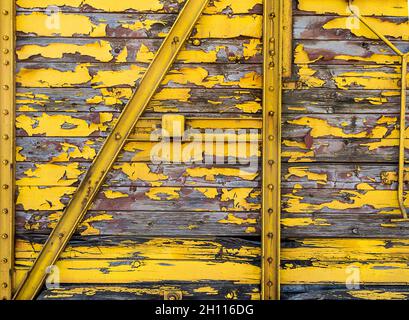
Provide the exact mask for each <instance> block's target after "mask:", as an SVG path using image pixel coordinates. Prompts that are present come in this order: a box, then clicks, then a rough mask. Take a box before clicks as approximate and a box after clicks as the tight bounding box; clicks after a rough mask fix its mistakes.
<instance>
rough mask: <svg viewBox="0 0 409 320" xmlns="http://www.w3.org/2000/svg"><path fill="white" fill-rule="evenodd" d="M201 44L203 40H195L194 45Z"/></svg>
mask: <svg viewBox="0 0 409 320" xmlns="http://www.w3.org/2000/svg"><path fill="white" fill-rule="evenodd" d="M201 44H202V42H201V41H200V40H199V39H195V40H193V45H194V46H200V45H201Z"/></svg>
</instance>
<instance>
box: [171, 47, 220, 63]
mask: <svg viewBox="0 0 409 320" xmlns="http://www.w3.org/2000/svg"><path fill="white" fill-rule="evenodd" d="M224 48H225V46H217V47H216V48H215V49H214V50H212V51H204V50H183V51H180V53H179V54H178V56H177V59H178V60H179V61H183V62H185V63H212V62H216V61H217V54H218V53H219V51H220V50H222V49H224Z"/></svg>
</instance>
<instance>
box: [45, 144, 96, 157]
mask: <svg viewBox="0 0 409 320" xmlns="http://www.w3.org/2000/svg"><path fill="white" fill-rule="evenodd" d="M92 144H93V142H92V141H88V142H87V143H86V145H85V146H84V147H83V148H82V150H80V148H79V147H77V146H75V145H73V144H69V143H65V142H63V143H61V148H62V152H61V154H59V155H58V156H56V157H53V159H52V161H53V162H66V161H69V160H70V159H77V158H82V159H86V160H92V159H94V157H95V155H96V152H95V149H93V148H91V147H90V146H89V145H92Z"/></svg>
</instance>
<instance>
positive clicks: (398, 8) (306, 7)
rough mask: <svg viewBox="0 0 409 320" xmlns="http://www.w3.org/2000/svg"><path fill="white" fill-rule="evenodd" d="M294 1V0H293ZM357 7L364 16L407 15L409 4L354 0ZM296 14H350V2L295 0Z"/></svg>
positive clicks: (376, 0) (399, 0)
mask: <svg viewBox="0 0 409 320" xmlns="http://www.w3.org/2000/svg"><path fill="white" fill-rule="evenodd" d="M291 1H292V0H291ZM352 4H353V5H354V6H355V7H356V8H359V11H360V14H361V15H362V16H397V17H407V15H408V4H407V2H406V0H393V1H383V0H372V1H371V2H368V1H366V0H354V2H353V3H352ZM293 5H294V11H293V12H294V14H295V15H306V14H325V15H328V14H333V15H341V16H349V15H350V10H348V2H346V1H343V0H331V1H325V2H320V1H318V0H298V1H293Z"/></svg>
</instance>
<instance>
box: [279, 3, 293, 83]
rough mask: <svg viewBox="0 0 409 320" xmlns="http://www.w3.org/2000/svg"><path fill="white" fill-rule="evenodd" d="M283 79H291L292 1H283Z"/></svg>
mask: <svg viewBox="0 0 409 320" xmlns="http://www.w3.org/2000/svg"><path fill="white" fill-rule="evenodd" d="M282 21H283V26H282V30H283V49H282V53H283V78H289V77H291V73H292V66H293V30H292V28H293V1H283V16H282Z"/></svg>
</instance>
